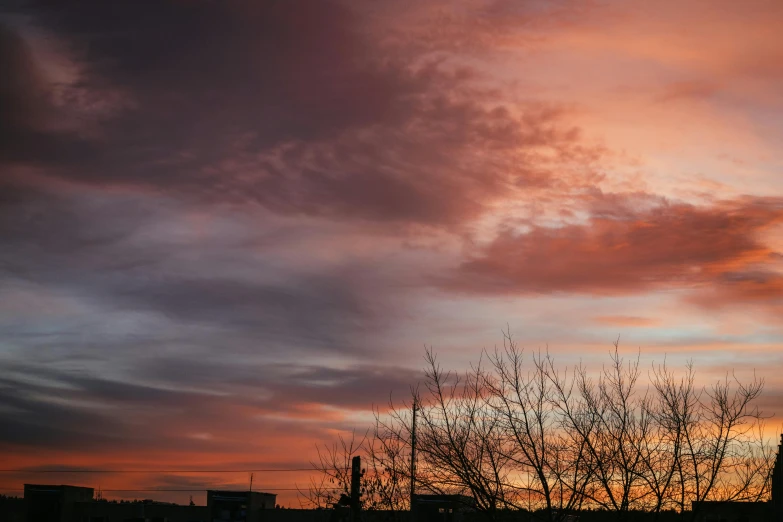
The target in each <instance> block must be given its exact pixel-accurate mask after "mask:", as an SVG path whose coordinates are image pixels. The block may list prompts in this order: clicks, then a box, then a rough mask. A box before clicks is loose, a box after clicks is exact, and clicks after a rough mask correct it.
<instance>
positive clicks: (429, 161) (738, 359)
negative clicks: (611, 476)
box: [0, 0, 783, 507]
mask: <svg viewBox="0 0 783 522" xmlns="http://www.w3.org/2000/svg"><path fill="white" fill-rule="evenodd" d="M781 24H783V3H781V2H780V1H778V0H747V1H744V2H736V1H729V0H687V1H682V0H677V1H674V0H660V1H658V2H648V1H643V0H623V1H619V0H578V1H577V0H549V1H542V0H514V1H511V0H415V1H414V0H396V1H393V0H373V1H369V2H358V1H356V2H349V1H339V0H319V1H312V0H310V1H308V0H286V1H283V0H257V1H251V0H244V1H242V0H232V1H226V2H212V1H206V0H188V1H175V0H161V1H159V2H154V5H153V4H152V3H147V2H136V1H119V2H105V1H103V0H73V1H70V2H62V1H59V0H40V1H37V0H12V1H11V2H4V7H3V8H2V10H0V115H1V117H2V119H1V120H0V370H2V373H0V426H2V429H0V462H3V467H5V468H7V469H25V470H28V471H35V470H42V469H47V470H72V469H76V468H78V469H89V470H104V471H110V470H136V471H148V470H164V471H162V472H156V473H147V472H140V473H133V474H130V473H102V474H95V473H80V474H77V473H59V474H53V473H48V474H36V473H31V472H25V473H19V472H16V473H11V472H0V490H3V491H6V492H11V493H13V492H14V491H15V490H16V489H18V488H21V485H22V484H23V483H24V482H38V483H41V482H49V483H51V482H56V483H69V484H76V485H87V486H93V487H96V488H97V487H101V488H102V489H105V490H107V494H106V496H109V497H111V498H142V497H143V498H158V499H173V500H179V501H181V500H182V499H183V498H184V499H185V500H187V496H188V494H187V493H185V492H179V493H174V492H161V493H151V492H138V491H125V492H119V491H117V492H111V493H108V491H110V490H112V489H134V488H135V489H145V488H150V489H152V488H159V489H186V488H193V489H199V488H202V489H203V488H204V487H206V486H210V487H214V486H221V485H227V486H228V485H240V486H241V487H244V485H245V484H246V483H247V481H248V476H247V475H248V474H247V473H215V474H204V473H201V474H198V473H182V472H181V471H182V470H198V469H201V470H232V469H240V470H244V469H249V468H260V469H299V468H306V467H308V466H309V465H310V462H311V461H312V460H313V459H314V458H315V455H316V454H315V447H316V445H317V444H324V443H327V444H329V443H331V442H333V441H334V440H335V437H336V436H337V434H338V433H341V432H345V431H346V430H351V429H352V428H354V427H357V428H358V429H359V430H360V431H361V429H362V428H363V427H364V426H366V423H367V420H368V418H370V412H371V409H372V407H373V405H375V406H379V407H380V408H384V407H385V405H386V404H387V403H388V400H389V397H390V396H391V397H392V399H393V400H402V399H404V398H405V397H406V395H407V393H408V390H409V388H410V387H411V386H413V385H415V384H416V383H417V382H419V381H420V379H421V368H422V366H423V363H424V361H423V357H422V356H423V354H424V347H425V346H428V347H429V346H431V347H432V348H433V350H434V351H435V352H437V354H438V356H439V358H440V360H441V361H442V362H443V364H444V365H445V366H447V367H450V368H454V369H457V370H460V369H466V368H468V365H469V364H470V362H471V361H475V360H476V359H477V358H478V356H479V355H480V353H481V350H482V349H484V348H487V349H493V347H495V346H497V345H499V344H501V343H502V339H503V338H502V334H501V331H502V330H503V329H505V328H507V327H508V328H509V329H510V331H511V332H512V333H513V334H514V336H515V338H516V340H517V342H518V343H519V344H520V346H523V347H525V348H527V349H530V350H538V349H548V350H549V352H550V353H551V354H552V355H553V357H555V359H556V360H557V361H558V363H560V364H563V365H564V366H565V365H570V364H574V363H577V362H579V361H583V362H584V363H585V364H587V365H588V366H589V367H590V368H594V369H596V370H597V369H600V365H601V364H602V362H603V361H604V360H606V356H607V354H608V353H609V351H610V349H611V348H612V343H613V342H614V341H615V340H616V339H617V338H618V336H619V339H620V347H621V350H622V351H623V353H625V354H627V355H628V356H630V357H633V356H635V354H637V353H640V354H641V358H642V361H643V365H647V366H646V367H650V366H649V365H651V364H653V363H654V362H662V361H663V360H664V359H665V360H666V361H667V363H669V364H671V365H673V366H674V367H676V368H679V367H682V365H684V364H685V362H686V361H688V360H692V361H693V363H694V365H695V368H696V371H697V374H698V375H699V378H700V379H702V380H703V382H705V383H707V382H710V381H713V380H715V379H718V378H721V377H723V376H724V375H725V374H726V372H729V371H732V372H736V374H737V376H738V377H740V378H741V379H747V378H750V377H752V375H753V373H754V372H755V374H756V375H757V376H759V377H761V378H763V379H765V381H766V387H765V392H764V395H763V397H762V398H761V400H760V406H761V407H762V409H763V410H764V411H765V412H767V413H768V414H769V415H771V416H772V417H771V419H770V421H769V424H770V426H772V427H771V428H770V429H771V430H772V431H773V432H774V431H775V430H778V426H783V407H782V406H783V376H782V375H781V371H780V370H781V368H783V349H781V348H782V346H783V321H781V317H783V154H782V153H781V148H780V147H781V143H783V95H781V93H782V92H783V45H781V41H780V35H779V31H780V27H781ZM307 477H308V474H307V473H306V472H303V473H300V472H290V471H289V472H279V473H273V472H260V473H257V474H256V475H255V478H254V481H255V482H254V484H255V485H254V488H257V489H268V490H272V489H275V488H277V490H278V493H279V495H280V496H279V497H278V498H279V500H280V502H281V503H282V504H283V505H286V506H292V507H298V505H299V504H298V501H297V497H296V492H295V491H292V490H291V489H292V488H295V487H296V486H297V485H298V486H300V487H302V486H305V485H306V484H307ZM17 494H21V493H17ZM203 496H204V495H203V494H201V493H194V499H195V500H196V501H197V502H199V503H203V498H202V497H203Z"/></svg>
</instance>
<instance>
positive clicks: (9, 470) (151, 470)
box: [0, 468, 348, 473]
mask: <svg viewBox="0 0 783 522" xmlns="http://www.w3.org/2000/svg"><path fill="white" fill-rule="evenodd" d="M345 469H348V468H345ZM291 471H300V472H301V471H322V470H319V469H317V468H288V469H0V473H284V472H291Z"/></svg>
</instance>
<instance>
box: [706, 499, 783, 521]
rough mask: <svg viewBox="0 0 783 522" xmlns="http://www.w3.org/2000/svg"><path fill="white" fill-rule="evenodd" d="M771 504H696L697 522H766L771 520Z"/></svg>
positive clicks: (716, 502) (713, 502)
mask: <svg viewBox="0 0 783 522" xmlns="http://www.w3.org/2000/svg"><path fill="white" fill-rule="evenodd" d="M770 508H771V506H770V503H769V502H718V501H705V502H694V503H693V505H692V508H691V509H693V510H694V511H695V512H696V518H695V520H696V522H764V521H768V520H770V516H771V514H770V512H771V509H770Z"/></svg>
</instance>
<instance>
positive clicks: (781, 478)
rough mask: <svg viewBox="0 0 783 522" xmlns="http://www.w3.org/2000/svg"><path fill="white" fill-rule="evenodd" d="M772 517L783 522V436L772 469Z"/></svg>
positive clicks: (775, 520) (778, 521) (775, 521)
mask: <svg viewBox="0 0 783 522" xmlns="http://www.w3.org/2000/svg"><path fill="white" fill-rule="evenodd" d="M772 516H773V517H774V518H773V521H774V522H783V435H781V436H780V444H779V445H778V457H777V459H776V460H775V467H774V468H773V469H772Z"/></svg>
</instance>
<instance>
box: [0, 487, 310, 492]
mask: <svg viewBox="0 0 783 522" xmlns="http://www.w3.org/2000/svg"><path fill="white" fill-rule="evenodd" d="M209 490H213V491H217V490H219V488H201V489H179V488H165V489H104V488H100V491H101V492H103V493H199V492H201V491H209ZM262 490H263V491H301V489H300V488H261V489H260V490H259V491H262ZM0 491H24V489H22V488H2V487H0Z"/></svg>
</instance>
